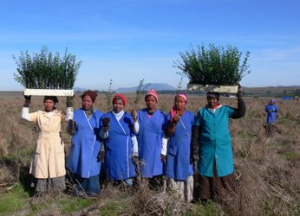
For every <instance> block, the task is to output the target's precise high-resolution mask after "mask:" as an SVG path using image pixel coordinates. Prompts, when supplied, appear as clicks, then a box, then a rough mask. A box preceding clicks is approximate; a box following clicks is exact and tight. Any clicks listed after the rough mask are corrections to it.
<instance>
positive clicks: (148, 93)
mask: <svg viewBox="0 0 300 216" xmlns="http://www.w3.org/2000/svg"><path fill="white" fill-rule="evenodd" d="M149 95H151V96H153V97H154V98H155V99H156V102H158V95H157V92H156V91H155V89H151V90H149V91H148V92H147V94H146V96H145V100H146V97H147V96H149Z"/></svg>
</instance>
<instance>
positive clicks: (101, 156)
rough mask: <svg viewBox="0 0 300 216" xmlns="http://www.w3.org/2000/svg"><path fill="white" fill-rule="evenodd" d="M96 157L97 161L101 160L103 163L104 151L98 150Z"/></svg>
mask: <svg viewBox="0 0 300 216" xmlns="http://www.w3.org/2000/svg"><path fill="white" fill-rule="evenodd" d="M97 159H98V161H101V163H103V162H104V159H105V151H99V153H98V155H97Z"/></svg>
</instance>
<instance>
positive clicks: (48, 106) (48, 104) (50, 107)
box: [44, 99, 55, 111]
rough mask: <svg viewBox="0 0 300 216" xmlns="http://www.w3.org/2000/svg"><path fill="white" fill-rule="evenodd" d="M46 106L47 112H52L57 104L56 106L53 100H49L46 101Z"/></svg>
mask: <svg viewBox="0 0 300 216" xmlns="http://www.w3.org/2000/svg"><path fill="white" fill-rule="evenodd" d="M44 105H45V110H46V111H51V110H53V108H54V105H55V104H54V102H53V100H50V99H48V100H45V102H44Z"/></svg>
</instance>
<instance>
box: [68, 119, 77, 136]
mask: <svg viewBox="0 0 300 216" xmlns="http://www.w3.org/2000/svg"><path fill="white" fill-rule="evenodd" d="M75 130H76V122H75V121H73V120H72V119H70V120H69V123H68V127H67V132H68V133H69V134H70V135H73V134H74V132H75Z"/></svg>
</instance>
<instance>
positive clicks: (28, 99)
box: [24, 95, 31, 107]
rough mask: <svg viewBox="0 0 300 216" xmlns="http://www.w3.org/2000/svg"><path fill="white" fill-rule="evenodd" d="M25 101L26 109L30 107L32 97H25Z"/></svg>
mask: <svg viewBox="0 0 300 216" xmlns="http://www.w3.org/2000/svg"><path fill="white" fill-rule="evenodd" d="M24 99H25V103H24V107H29V105H30V103H31V95H24Z"/></svg>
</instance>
